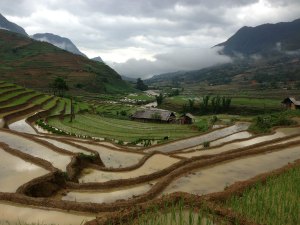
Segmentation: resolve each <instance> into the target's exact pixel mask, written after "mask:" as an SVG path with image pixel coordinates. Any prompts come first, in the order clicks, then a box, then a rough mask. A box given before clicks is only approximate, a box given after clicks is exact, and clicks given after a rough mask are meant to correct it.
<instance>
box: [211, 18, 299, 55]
mask: <svg viewBox="0 0 300 225" xmlns="http://www.w3.org/2000/svg"><path fill="white" fill-rule="evenodd" d="M216 46H221V47H224V49H223V53H224V54H226V55H230V56H234V55H236V54H243V55H246V56H248V55H253V54H262V55H272V54H275V53H278V52H289V51H296V50H299V49H300V19H297V20H294V21H292V22H282V23H277V24H263V25H260V26H257V27H242V28H241V29H240V30H238V31H237V32H236V33H235V34H234V35H233V36H232V37H230V38H229V39H228V40H227V41H225V42H224V43H221V44H218V45H216Z"/></svg>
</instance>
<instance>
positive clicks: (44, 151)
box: [0, 130, 71, 171]
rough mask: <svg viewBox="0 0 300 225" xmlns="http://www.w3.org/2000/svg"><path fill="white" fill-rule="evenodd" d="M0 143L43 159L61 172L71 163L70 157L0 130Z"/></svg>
mask: <svg viewBox="0 0 300 225" xmlns="http://www.w3.org/2000/svg"><path fill="white" fill-rule="evenodd" d="M0 142H4V143H6V144H7V145H9V146H10V147H11V148H13V149H16V150H19V151H21V152H24V153H27V154H30V155H32V156H35V157H38V158H41V159H45V160H47V161H48V162H50V163H52V165H53V166H54V167H56V168H58V169H60V170H62V171H65V170H66V167H67V165H68V164H69V163H70V161H71V156H66V155H63V154H60V153H57V152H55V151H53V150H51V149H49V148H47V147H46V146H44V145H41V144H38V143H36V142H34V141H31V140H29V139H27V138H24V137H21V136H18V135H15V134H12V133H8V132H5V131H3V130H0Z"/></svg>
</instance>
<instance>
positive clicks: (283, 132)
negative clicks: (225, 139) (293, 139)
mask: <svg viewBox="0 0 300 225" xmlns="http://www.w3.org/2000/svg"><path fill="white" fill-rule="evenodd" d="M296 134H299V135H300V128H299V127H291V128H278V129H276V131H275V133H274V134H269V135H263V136H259V137H254V138H251V139H249V140H244V141H243V140H241V141H237V142H232V143H228V144H226V143H225V144H224V145H223V146H221V147H216V148H213V149H208V150H207V151H206V150H198V151H192V152H186V153H179V154H176V155H177V156H181V157H187V158H191V157H195V156H202V155H212V154H218V153H221V152H226V151H229V150H233V149H238V148H243V147H248V146H251V145H255V144H259V143H263V142H266V141H272V140H275V139H276V138H283V137H288V136H291V135H296ZM274 144H275V143H274ZM277 144H278V143H277ZM279 144H280V143H279ZM192 150H193V149H192Z"/></svg>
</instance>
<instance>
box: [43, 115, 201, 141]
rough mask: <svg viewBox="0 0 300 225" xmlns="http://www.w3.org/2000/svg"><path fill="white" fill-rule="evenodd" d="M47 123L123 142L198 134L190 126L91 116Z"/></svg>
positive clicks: (82, 133) (52, 119)
mask: <svg viewBox="0 0 300 225" xmlns="http://www.w3.org/2000/svg"><path fill="white" fill-rule="evenodd" d="M48 122H49V124H50V125H51V126H54V127H57V128H59V129H61V130H64V131H67V132H70V133H77V134H80V135H87V136H92V137H102V138H107V139H115V140H121V141H125V142H132V141H135V140H138V139H157V140H163V139H164V137H166V136H168V137H169V140H176V139H180V138H185V137H190V136H195V135H197V134H199V131H197V130H196V129H194V128H193V127H192V126H190V125H184V126H183V125H176V124H175V125H173V124H171V125H168V126H166V125H165V124H153V123H141V122H135V121H129V120H120V119H113V118H106V117H101V116H98V115H91V114H86V115H85V114H84V115H76V117H75V120H74V122H72V123H70V119H69V118H65V119H64V120H63V121H61V120H59V119H57V118H51V119H49V120H48Z"/></svg>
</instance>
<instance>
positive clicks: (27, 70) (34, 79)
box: [0, 30, 131, 93]
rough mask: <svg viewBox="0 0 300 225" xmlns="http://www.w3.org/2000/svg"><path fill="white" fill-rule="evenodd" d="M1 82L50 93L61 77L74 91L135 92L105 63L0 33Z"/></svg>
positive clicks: (2, 31)
mask: <svg viewBox="0 0 300 225" xmlns="http://www.w3.org/2000/svg"><path fill="white" fill-rule="evenodd" d="M0 58H1V65H0V74H1V75H0V78H1V80H6V81H9V82H14V83H17V84H21V85H23V86H26V87H29V88H34V89H39V90H47V89H48V87H49V83H51V82H52V81H53V80H54V79H55V78H56V77H57V76H61V77H63V78H64V79H65V80H66V81H67V83H68V85H69V87H70V88H71V89H72V90H73V91H80V90H83V91H87V92H97V93H107V92H109V93H115V92H124V91H128V90H131V88H130V87H129V85H128V84H127V83H126V82H125V81H123V80H122V79H121V77H120V75H119V74H118V73H117V72H115V71H114V70H113V69H111V68H110V67H109V66H107V65H106V64H104V63H100V62H95V61H92V60H89V59H87V58H85V57H82V56H79V55H74V54H72V53H69V52H67V51H65V50H61V49H59V48H57V47H55V46H53V45H51V44H49V43H46V42H40V41H35V40H33V39H30V38H29V37H25V36H22V35H20V34H16V33H12V32H9V31H6V30H0Z"/></svg>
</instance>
